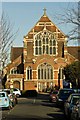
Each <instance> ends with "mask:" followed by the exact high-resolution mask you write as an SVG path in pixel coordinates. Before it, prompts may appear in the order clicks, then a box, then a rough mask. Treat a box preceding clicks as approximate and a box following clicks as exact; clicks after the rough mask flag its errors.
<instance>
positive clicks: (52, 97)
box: [49, 90, 58, 102]
mask: <svg viewBox="0 0 80 120" xmlns="http://www.w3.org/2000/svg"><path fill="white" fill-rule="evenodd" d="M57 94H58V90H53V91H52V92H51V93H50V96H49V101H50V102H56V96H57Z"/></svg>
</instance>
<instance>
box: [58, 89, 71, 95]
mask: <svg viewBox="0 0 80 120" xmlns="http://www.w3.org/2000/svg"><path fill="white" fill-rule="evenodd" d="M71 93H72V91H71V90H61V91H60V93H59V95H60V96H69V95H70V94H71Z"/></svg>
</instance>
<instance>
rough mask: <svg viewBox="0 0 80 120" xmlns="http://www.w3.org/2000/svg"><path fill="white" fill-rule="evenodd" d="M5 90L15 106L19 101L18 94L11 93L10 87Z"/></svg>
mask: <svg viewBox="0 0 80 120" xmlns="http://www.w3.org/2000/svg"><path fill="white" fill-rule="evenodd" d="M4 91H5V92H7V94H8V96H9V98H10V100H11V102H12V105H13V106H15V105H16V104H17V103H18V100H17V97H16V95H15V94H14V93H11V91H10V89H4Z"/></svg>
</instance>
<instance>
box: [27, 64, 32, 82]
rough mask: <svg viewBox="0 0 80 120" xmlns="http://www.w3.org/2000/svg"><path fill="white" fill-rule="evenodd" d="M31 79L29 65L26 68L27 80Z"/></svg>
mask: <svg viewBox="0 0 80 120" xmlns="http://www.w3.org/2000/svg"><path fill="white" fill-rule="evenodd" d="M31 79H32V68H31V67H30V66H29V67H28V68H27V80H31Z"/></svg>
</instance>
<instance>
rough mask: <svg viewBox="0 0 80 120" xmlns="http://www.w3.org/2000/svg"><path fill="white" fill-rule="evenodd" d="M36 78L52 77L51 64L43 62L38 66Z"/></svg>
mask: <svg viewBox="0 0 80 120" xmlns="http://www.w3.org/2000/svg"><path fill="white" fill-rule="evenodd" d="M38 79H40V80H42V79H47V80H49V79H50V80H51V79H53V68H52V66H51V65H49V64H47V63H44V64H41V65H40V66H39V67H38Z"/></svg>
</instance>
